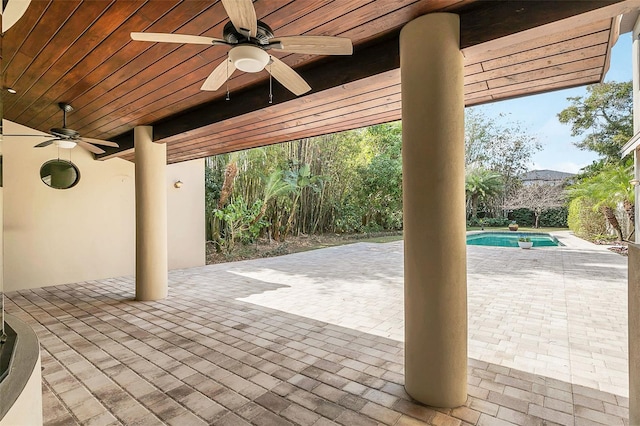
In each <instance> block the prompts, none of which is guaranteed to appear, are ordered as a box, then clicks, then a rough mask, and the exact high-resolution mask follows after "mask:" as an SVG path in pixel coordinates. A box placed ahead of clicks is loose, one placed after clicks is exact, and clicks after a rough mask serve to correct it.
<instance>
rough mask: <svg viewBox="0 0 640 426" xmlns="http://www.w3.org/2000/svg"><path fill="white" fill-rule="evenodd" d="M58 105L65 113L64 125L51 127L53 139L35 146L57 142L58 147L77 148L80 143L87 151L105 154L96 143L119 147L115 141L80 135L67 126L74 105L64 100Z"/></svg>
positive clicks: (39, 146) (40, 146)
mask: <svg viewBox="0 0 640 426" xmlns="http://www.w3.org/2000/svg"><path fill="white" fill-rule="evenodd" d="M58 106H59V107H60V109H61V110H62V114H63V116H62V127H60V128H53V129H51V130H50V131H51V135H50V136H53V139H49V140H48V141H44V142H42V143H39V144H38V145H36V146H35V148H42V147H45V146H49V145H51V144H52V143H55V144H56V145H57V146H58V147H60V148H65V149H71V148H75V146H76V145H80V146H81V147H83V148H84V149H86V150H87V151H90V152H93V153H94V154H104V152H105V151H104V150H103V149H101V148H98V147H97V146H95V145H104V146H111V147H114V148H118V144H117V143H115V142H111V141H103V140H100V139H92V138H83V137H80V133H78V132H76V131H75V130H73V129H69V128H67V112H70V111H73V107H72V106H71V105H69V104H67V103H64V102H60V103H59V104H58Z"/></svg>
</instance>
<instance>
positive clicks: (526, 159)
mask: <svg viewBox="0 0 640 426" xmlns="http://www.w3.org/2000/svg"><path fill="white" fill-rule="evenodd" d="M541 148H542V146H541V145H540V143H539V142H538V140H537V137H536V136H535V135H533V134H531V133H530V132H529V131H528V130H527V129H525V127H524V125H523V124H522V123H519V122H517V121H509V120H508V117H507V116H505V115H501V116H500V121H498V120H496V119H493V118H489V117H487V116H486V115H485V114H484V113H483V112H482V111H481V110H478V109H468V110H467V111H466V115H465V164H466V167H467V169H469V168H471V167H475V168H483V169H487V170H491V171H494V172H496V173H499V174H500V175H501V176H502V179H503V183H504V187H505V192H506V193H510V192H511V191H513V189H515V188H516V187H517V186H518V183H519V179H518V176H519V175H521V174H522V173H524V172H526V171H527V170H528V169H529V164H530V163H531V157H532V156H533V154H535V153H536V152H537V151H539V150H540V149H541Z"/></svg>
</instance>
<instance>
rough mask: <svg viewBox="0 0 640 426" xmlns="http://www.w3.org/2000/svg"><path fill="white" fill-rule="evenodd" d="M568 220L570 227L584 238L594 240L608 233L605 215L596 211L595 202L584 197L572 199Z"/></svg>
mask: <svg viewBox="0 0 640 426" xmlns="http://www.w3.org/2000/svg"><path fill="white" fill-rule="evenodd" d="M567 222H568V224H569V229H571V230H572V231H573V232H574V233H575V234H576V235H577V236H579V237H582V238H586V239H590V240H593V239H597V238H598V236H601V235H606V234H607V226H606V224H605V219H604V217H603V216H602V214H601V213H600V212H597V211H594V210H593V202H592V201H591V200H588V199H586V198H584V197H578V198H574V199H573V200H571V202H570V203H569V213H568V217H567Z"/></svg>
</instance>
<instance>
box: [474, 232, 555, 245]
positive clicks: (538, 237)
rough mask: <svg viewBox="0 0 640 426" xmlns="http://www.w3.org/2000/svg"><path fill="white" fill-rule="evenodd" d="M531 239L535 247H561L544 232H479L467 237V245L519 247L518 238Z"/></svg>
mask: <svg viewBox="0 0 640 426" xmlns="http://www.w3.org/2000/svg"><path fill="white" fill-rule="evenodd" d="M520 237H529V238H531V241H532V242H533V247H555V246H559V245H560V242H559V241H558V239H557V238H556V237H554V236H552V235H550V234H545V233H542V232H539V233H535V232H513V231H508V232H479V233H476V234H468V235H467V245H470V246H492V247H518V238H520Z"/></svg>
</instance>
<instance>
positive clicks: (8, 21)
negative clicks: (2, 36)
mask: <svg viewBox="0 0 640 426" xmlns="http://www.w3.org/2000/svg"><path fill="white" fill-rule="evenodd" d="M29 3H31V0H22V1H20V0H13V1H11V0H9V1H3V2H2V4H1V5H0V9H2V32H3V33H6V32H7V30H8V29H9V28H11V27H12V26H13V24H15V23H16V22H18V20H19V19H20V18H22V15H24V13H25V12H26V11H27V8H28V7H29Z"/></svg>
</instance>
